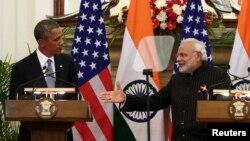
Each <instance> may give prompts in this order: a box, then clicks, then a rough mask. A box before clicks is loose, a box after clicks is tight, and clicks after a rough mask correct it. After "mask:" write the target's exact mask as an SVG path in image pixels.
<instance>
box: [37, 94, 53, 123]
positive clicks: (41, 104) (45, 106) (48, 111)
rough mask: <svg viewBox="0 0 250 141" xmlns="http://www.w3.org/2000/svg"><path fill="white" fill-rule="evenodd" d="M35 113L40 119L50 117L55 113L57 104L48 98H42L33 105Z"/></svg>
mask: <svg viewBox="0 0 250 141" xmlns="http://www.w3.org/2000/svg"><path fill="white" fill-rule="evenodd" d="M34 109H35V113H36V114H37V115H38V117H40V118H41V119H51V118H53V117H54V116H55V115H56V113H57V110H58V108H57V104H56V103H55V101H54V100H52V99H50V98H47V97H46V98H42V99H40V100H39V101H37V103H36V105H35V108H34Z"/></svg>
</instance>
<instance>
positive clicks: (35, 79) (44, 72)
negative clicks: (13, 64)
mask: <svg viewBox="0 0 250 141" xmlns="http://www.w3.org/2000/svg"><path fill="white" fill-rule="evenodd" d="M61 71H63V68H62V69H60V70H58V71H55V72H52V73H50V74H46V73H47V72H48V69H47V67H46V66H43V68H42V75H39V76H38V77H36V78H34V79H31V80H29V81H27V82H25V83H22V84H20V85H19V86H18V87H17V89H16V100H18V99H19V90H20V89H21V88H22V87H24V86H25V85H27V84H30V83H34V84H33V92H34V86H35V85H36V84H37V83H38V81H39V80H40V79H42V78H43V77H45V75H46V76H52V75H54V74H56V73H58V72H61Z"/></svg>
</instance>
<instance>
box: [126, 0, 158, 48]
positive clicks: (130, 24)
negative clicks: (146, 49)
mask: <svg viewBox="0 0 250 141" xmlns="http://www.w3.org/2000/svg"><path fill="white" fill-rule="evenodd" d="M141 15H143V16H141ZM128 17H129V18H127V22H126V25H127V29H128V32H129V34H130V36H131V39H132V40H133V42H134V44H135V47H136V48H138V47H139V42H140V40H141V39H143V38H144V37H146V36H154V33H153V28H152V19H151V18H145V17H151V13H150V7H149V3H148V1H146V0H142V1H141V2H140V3H138V2H137V1H135V0H131V1H130V7H129V13H128ZM135 21H138V22H135ZM139 21H143V22H139ZM147 24H149V25H150V26H151V27H150V26H145V25H147Z"/></svg>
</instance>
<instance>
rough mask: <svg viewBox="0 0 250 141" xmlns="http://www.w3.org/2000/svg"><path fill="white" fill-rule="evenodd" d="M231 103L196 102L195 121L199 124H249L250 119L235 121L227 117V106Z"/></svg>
mask: <svg viewBox="0 0 250 141" xmlns="http://www.w3.org/2000/svg"><path fill="white" fill-rule="evenodd" d="M230 102H231V101H202V100H198V101H197V113H196V120H197V121H199V122H250V117H249V116H248V118H247V119H246V120H244V121H235V120H233V119H231V117H230V116H229V115H228V111H227V108H228V105H229V103H230Z"/></svg>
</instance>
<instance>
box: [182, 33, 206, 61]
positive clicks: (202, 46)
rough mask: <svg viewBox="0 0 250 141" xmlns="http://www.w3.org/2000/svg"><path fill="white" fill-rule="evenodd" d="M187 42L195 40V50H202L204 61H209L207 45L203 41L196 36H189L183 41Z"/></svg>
mask: <svg viewBox="0 0 250 141" xmlns="http://www.w3.org/2000/svg"><path fill="white" fill-rule="evenodd" d="M186 42H194V51H197V52H200V53H201V54H202V61H207V59H208V57H207V51H206V46H205V44H204V43H203V42H201V41H199V40H197V39H195V38H187V39H184V40H182V41H181V44H182V43H186Z"/></svg>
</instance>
